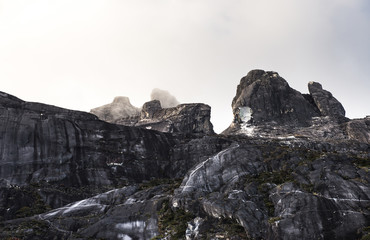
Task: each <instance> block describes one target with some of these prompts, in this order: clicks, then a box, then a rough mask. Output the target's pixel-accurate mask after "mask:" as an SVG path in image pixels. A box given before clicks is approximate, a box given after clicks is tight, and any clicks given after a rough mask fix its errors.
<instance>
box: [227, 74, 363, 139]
mask: <svg viewBox="0 0 370 240" xmlns="http://www.w3.org/2000/svg"><path fill="white" fill-rule="evenodd" d="M308 90H309V94H301V93H300V92H298V91H297V90H294V89H292V88H291V87H290V86H289V84H288V82H287V81H286V80H285V79H283V78H282V77H280V76H279V74H278V73H277V72H272V71H263V70H252V71H250V72H249V73H248V74H247V76H245V77H243V78H242V79H241V80H240V84H239V85H238V87H237V91H236V96H235V97H234V99H233V101H232V109H233V113H234V119H233V121H232V123H231V125H230V127H229V128H228V129H226V130H225V131H224V132H223V134H225V135H230V134H232V135H233V134H244V135H248V136H260V137H270V138H294V137H296V136H299V137H309V138H313V139H318V140H345V139H354V140H359V141H362V142H366V143H370V135H369V126H370V125H369V120H368V119H366V118H364V119H357V120H350V119H348V118H346V117H345V110H344V108H343V106H342V104H341V103H340V102H339V101H338V100H337V99H336V98H335V97H334V96H333V95H332V94H331V93H330V92H329V91H327V90H324V89H323V88H322V85H321V84H320V83H317V82H310V83H309V84H308Z"/></svg>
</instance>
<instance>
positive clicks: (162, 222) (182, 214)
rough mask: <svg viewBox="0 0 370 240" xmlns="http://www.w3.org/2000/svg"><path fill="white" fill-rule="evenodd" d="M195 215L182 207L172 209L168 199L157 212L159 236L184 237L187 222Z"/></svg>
mask: <svg viewBox="0 0 370 240" xmlns="http://www.w3.org/2000/svg"><path fill="white" fill-rule="evenodd" d="M194 218H195V216H194V215H193V214H191V213H190V212H186V211H184V210H183V209H176V210H172V209H171V208H170V204H169V200H166V201H164V202H163V204H162V208H161V209H160V210H159V212H158V229H159V232H160V234H161V235H160V236H157V239H158V237H160V238H163V237H170V239H184V238H185V231H186V228H187V223H188V222H190V221H191V220H192V219H194Z"/></svg>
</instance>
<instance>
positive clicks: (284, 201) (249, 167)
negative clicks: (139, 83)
mask: <svg viewBox="0 0 370 240" xmlns="http://www.w3.org/2000/svg"><path fill="white" fill-rule="evenodd" d="M309 88H310V90H309V91H310V94H307V95H304V94H301V93H299V92H298V91H296V90H293V89H291V88H290V87H289V85H288V84H287V82H286V81H285V80H284V79H282V78H281V77H280V76H279V75H278V74H277V73H275V72H265V71H262V70H255V71H251V72H250V73H249V74H248V75H247V76H246V77H244V78H243V79H242V81H241V83H240V85H239V86H238V88H237V94H236V96H235V98H234V100H233V103H232V107H233V111H234V120H233V123H232V125H231V126H230V128H229V129H227V130H226V131H225V132H224V134H222V135H215V134H213V133H212V132H211V131H203V130H204V129H207V127H206V125H204V124H203V123H204V122H207V121H209V119H207V116H209V111H210V109H209V107H208V106H205V105H202V104H189V105H180V106H177V107H175V108H168V109H166V108H162V107H161V105H160V103H159V102H158V101H151V102H149V103H147V104H145V105H144V106H143V108H142V110H141V114H140V120H138V121H137V122H136V123H135V124H142V125H141V128H138V127H130V126H123V125H116V124H110V123H107V122H104V121H101V120H99V119H98V118H97V117H95V116H94V115H92V114H88V113H82V112H75V111H70V110H66V109H61V108H57V107H53V106H49V105H44V104H38V103H28V102H24V101H22V100H20V99H17V98H15V97H13V96H11V95H8V94H5V93H1V94H0V111H1V115H0V117H1V118H0V129H1V130H0V146H1V149H0V150H1V159H0V216H2V217H1V220H0V238H4V239H12V238H13V239H14V238H15V239H361V238H362V239H367V238H369V237H370V230H369V226H370V184H369V181H370V174H369V167H370V164H369V163H370V142H369V136H370V127H369V126H370V122H369V117H367V118H364V119H355V120H350V119H347V118H345V116H344V109H343V107H342V105H341V104H340V103H339V101H338V100H336V99H335V98H334V97H333V96H332V94H330V93H329V92H328V91H326V90H323V89H322V87H321V85H319V84H318V83H310V85H309ZM256 99H257V100H256ZM194 116H198V117H197V121H196V122H194ZM199 116H204V118H205V119H206V120H205V119H203V120H202V119H201V118H200V117H199ZM179 119H181V121H180V122H178V123H177V124H178V125H176V121H177V120H179ZM146 120H148V121H149V122H150V124H152V125H145V124H146ZM154 121H157V124H158V125H153V123H154ZM166 121H168V122H169V123H168V124H167V123H166ZM170 121H171V122H172V123H170ZM198 123H202V124H200V125H199V126H198V125H197V124H198ZM171 124H172V125H171ZM150 127H151V129H147V128H150ZM170 127H172V129H173V130H169V129H170ZM153 129H157V130H160V131H164V132H167V133H163V132H160V131H155V130H153ZM197 129H201V130H197ZM208 129H210V127H208ZM210 133H212V134H210Z"/></svg>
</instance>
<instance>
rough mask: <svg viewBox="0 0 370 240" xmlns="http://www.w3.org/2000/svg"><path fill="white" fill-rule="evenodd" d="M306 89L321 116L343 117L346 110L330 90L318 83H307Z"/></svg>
mask: <svg viewBox="0 0 370 240" xmlns="http://www.w3.org/2000/svg"><path fill="white" fill-rule="evenodd" d="M308 90H309V92H310V94H311V96H312V98H313V100H314V102H315V104H316V106H317V107H318V108H319V110H320V113H321V115H322V116H330V117H333V118H344V117H345V114H346V111H345V110H344V108H343V106H342V104H341V103H340V102H339V101H338V100H337V99H336V98H335V97H333V95H332V94H331V93H330V92H328V91H326V90H324V89H323V88H322V86H321V84H320V83H318V82H310V83H308Z"/></svg>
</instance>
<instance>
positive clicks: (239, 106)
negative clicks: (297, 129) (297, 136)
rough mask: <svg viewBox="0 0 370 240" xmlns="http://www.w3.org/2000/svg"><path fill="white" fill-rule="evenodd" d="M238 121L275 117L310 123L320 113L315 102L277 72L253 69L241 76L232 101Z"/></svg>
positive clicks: (285, 121) (255, 121) (279, 120)
mask: <svg viewBox="0 0 370 240" xmlns="http://www.w3.org/2000/svg"><path fill="white" fill-rule="evenodd" d="M232 109H233V113H234V122H235V123H242V122H246V123H250V124H252V125H258V124H259V123H264V122H271V121H274V122H276V123H278V124H284V125H292V124H294V125H299V126H307V125H308V123H309V121H310V119H311V118H312V117H316V116H319V113H318V112H317V110H316V108H315V106H313V105H312V104H311V103H310V102H308V101H307V100H306V99H305V98H304V96H303V95H302V94H301V93H300V92H298V91H296V90H294V89H292V88H291V87H290V86H289V84H288V82H287V81H285V79H283V78H282V77H280V76H279V74H278V73H277V72H271V71H270V72H265V71H263V70H252V71H250V72H249V73H248V75H247V76H245V77H243V78H242V79H241V80H240V84H239V85H238V87H237V92H236V96H235V97H234V99H233V102H232Z"/></svg>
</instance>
